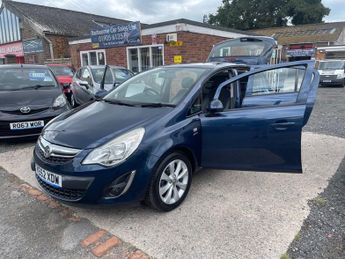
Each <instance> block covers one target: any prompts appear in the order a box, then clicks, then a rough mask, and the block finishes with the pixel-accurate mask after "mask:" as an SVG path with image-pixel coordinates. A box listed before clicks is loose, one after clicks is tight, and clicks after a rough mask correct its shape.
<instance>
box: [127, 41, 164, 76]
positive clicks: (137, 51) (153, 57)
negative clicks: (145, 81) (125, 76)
mask: <svg viewBox="0 0 345 259" xmlns="http://www.w3.org/2000/svg"><path fill="white" fill-rule="evenodd" d="M163 52H164V47H163V45H156V46H145V47H144V46H143V47H129V48H127V57H128V68H129V69H130V70H131V71H133V72H134V73H138V72H142V71H146V70H149V69H151V68H153V67H158V66H162V65H164V58H163Z"/></svg>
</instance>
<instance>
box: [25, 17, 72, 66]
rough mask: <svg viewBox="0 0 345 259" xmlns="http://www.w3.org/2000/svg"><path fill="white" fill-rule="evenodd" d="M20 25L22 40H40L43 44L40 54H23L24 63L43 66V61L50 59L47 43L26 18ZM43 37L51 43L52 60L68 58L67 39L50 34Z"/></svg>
mask: <svg viewBox="0 0 345 259" xmlns="http://www.w3.org/2000/svg"><path fill="white" fill-rule="evenodd" d="M22 24H23V28H22V39H23V40H27V39H33V38H41V39H42V42H43V49H44V51H43V52H42V53H35V54H25V55H24V57H25V63H36V64H44V61H45V60H46V59H50V58H51V54H50V46H49V42H48V41H47V40H46V39H44V38H43V37H42V36H41V35H40V34H38V33H37V32H36V31H35V30H34V29H33V28H32V25H31V23H30V22H28V21H27V19H26V18H24V19H23V23H22ZM45 36H46V37H47V38H48V39H49V40H50V41H51V42H52V45H53V52H54V58H66V57H70V50H69V44H68V38H67V37H66V36H60V35H52V34H49V35H45Z"/></svg>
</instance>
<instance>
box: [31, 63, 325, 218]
mask: <svg viewBox="0 0 345 259" xmlns="http://www.w3.org/2000/svg"><path fill="white" fill-rule="evenodd" d="M318 84H319V74H318V72H317V71H316V70H315V69H314V62H311V61H305V62H304V61H303V62H291V63H285V64H280V65H267V66H262V67H258V68H257V69H255V70H253V69H251V67H250V66H248V65H245V64H233V63H205V64H186V65H172V66H166V67H160V68H155V69H152V70H149V71H146V72H143V73H141V74H138V75H135V76H134V77H132V78H130V79H129V80H127V81H126V82H124V83H122V84H121V85H120V86H119V87H117V88H116V89H114V90H113V91H111V92H110V93H109V94H108V95H106V96H105V97H104V98H102V99H97V100H96V101H95V102H92V103H89V104H88V105H85V106H84V107H80V108H77V109H75V110H72V111H70V112H67V113H65V114H63V115H62V116H59V117H58V118H56V119H55V120H53V121H52V122H51V123H50V124H49V125H48V126H47V127H46V128H45V129H44V130H43V132H42V135H41V136H40V138H39V140H38V143H37V145H36V147H35V151H34V158H33V162H32V170H34V171H35V175H36V179H37V181H38V183H39V185H40V186H41V187H42V189H43V190H44V191H45V192H46V193H48V194H49V195H50V196H52V197H54V198H56V199H59V200H62V201H65V202H71V203H89V204H111V203H117V204H121V203H128V202H134V201H145V202H146V203H147V204H149V205H150V206H152V207H153V208H155V209H159V210H163V211H169V210H172V209H174V208H176V207H177V206H179V205H180V204H181V203H182V202H183V200H184V199H185V197H186V195H187V193H188V191H189V188H190V185H191V182H192V173H193V171H195V170H196V169H198V168H200V167H203V168H216V169H232V170H240V171H242V170H247V171H262V172H292V173H302V162H301V134H302V128H303V126H304V125H305V124H306V123H307V121H308V119H309V116H310V114H311V111H312V108H313V105H314V102H315V98H316V91H317V89H318ZM45 150H49V151H50V152H49V153H47V152H45ZM210 177H212V176H210Z"/></svg>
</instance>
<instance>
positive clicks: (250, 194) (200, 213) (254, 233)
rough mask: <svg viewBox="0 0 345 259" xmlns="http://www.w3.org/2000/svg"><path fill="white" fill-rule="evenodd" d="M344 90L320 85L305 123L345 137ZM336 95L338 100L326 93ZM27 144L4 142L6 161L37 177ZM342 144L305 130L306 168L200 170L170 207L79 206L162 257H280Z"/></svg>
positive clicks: (1, 159)
mask: <svg viewBox="0 0 345 259" xmlns="http://www.w3.org/2000/svg"><path fill="white" fill-rule="evenodd" d="M341 95H343V96H344V95H345V94H344V89H333V88H332V89H320V92H319V100H318V104H317V106H316V109H315V111H314V113H313V115H312V118H311V121H310V125H308V127H307V128H306V130H307V131H314V132H319V133H323V134H325V133H327V134H331V135H334V136H339V137H344V136H342V134H344V131H343V130H339V129H338V128H339V126H338V125H343V124H341V122H338V120H339V121H340V120H341V119H337V118H341V117H340V116H341V115H342V114H341V112H340V113H339V116H338V115H337V112H336V111H335V110H338V109H339V110H340V109H343V108H344V105H343V100H345V98H344V97H343V98H342V99H341ZM332 96H334V97H335V99H336V100H337V103H334V102H330V101H328V100H330V99H331V97H332ZM330 106H332V107H333V108H331V107H330ZM326 111H327V114H322V113H323V112H325V113H326ZM344 121H345V120H343V121H342V122H344ZM325 122H330V123H329V125H328V126H327V127H325V126H324V125H325ZM24 146H25V148H24V149H22V144H18V143H15V144H5V145H0V153H1V152H2V154H0V166H3V167H4V168H5V169H6V170H7V171H9V172H11V173H14V174H16V175H18V176H20V177H21V178H22V179H25V181H27V182H29V183H32V184H35V181H34V179H33V175H32V173H31V171H30V170H29V165H28V162H29V160H30V157H31V152H32V148H31V146H32V144H31V143H30V142H29V143H25V144H24ZM344 147H345V139H341V138H337V137H329V136H325V135H316V134H311V133H305V134H304V136H303V151H304V152H303V162H304V172H305V173H304V174H303V175H282V174H260V173H243V172H234V171H232V172H229V171H228V172H227V171H210V170H209V171H206V170H204V171H201V172H199V173H198V174H197V175H196V176H195V178H194V179H193V181H194V182H193V185H192V189H191V192H190V194H189V197H188V198H187V200H186V202H185V203H184V204H183V206H181V207H180V208H179V209H177V210H175V211H173V212H170V213H165V214H163V213H158V212H155V211H152V210H150V209H147V208H145V207H131V208H128V207H127V208H107V209H97V210H96V209H74V210H76V211H77V214H78V215H80V216H82V217H85V218H87V219H89V220H90V221H91V222H92V223H93V224H95V225H96V226H97V227H100V228H105V229H106V230H108V231H109V232H110V233H112V234H115V235H118V236H120V237H121V238H122V239H124V240H125V241H128V242H131V243H132V244H134V245H136V246H137V247H139V248H141V249H142V250H144V251H145V252H147V253H148V254H150V255H153V256H157V257H159V258H163V257H168V258H176V257H179V258H200V257H203V258H204V257H209V258H215V257H222V258H229V257H231V258H243V257H261V258H278V257H279V256H280V255H281V254H283V253H284V252H285V251H286V250H287V248H288V246H289V244H290V243H291V241H292V240H293V239H294V237H295V235H296V233H298V231H299V230H300V227H301V225H302V223H303V220H304V219H305V218H306V217H307V216H308V214H309V206H308V200H311V199H313V198H315V197H316V196H317V195H318V193H320V192H322V191H323V189H324V188H325V187H326V186H327V184H328V179H329V178H330V177H332V176H333V175H334V173H335V172H336V170H337V168H338V166H339V164H340V162H341V160H342V159H343V157H344ZM0 193H1V190H0ZM9 205H10V203H9ZM9 205H8V206H9ZM312 213H313V210H312ZM302 233H303V230H302V232H301V234H302ZM301 240H302V238H301Z"/></svg>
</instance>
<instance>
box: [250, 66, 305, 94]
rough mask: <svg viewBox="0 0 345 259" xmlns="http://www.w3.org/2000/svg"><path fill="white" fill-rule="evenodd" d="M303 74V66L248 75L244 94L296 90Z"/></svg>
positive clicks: (300, 83) (293, 91)
mask: <svg viewBox="0 0 345 259" xmlns="http://www.w3.org/2000/svg"><path fill="white" fill-rule="evenodd" d="M304 75H305V67H285V68H279V69H274V70H269V71H264V72H260V73H257V74H254V75H251V76H249V78H248V87H247V91H246V96H257V95H270V94H282V93H295V92H298V91H299V89H300V87H301V85H302V82H303V79H304Z"/></svg>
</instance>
